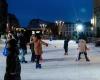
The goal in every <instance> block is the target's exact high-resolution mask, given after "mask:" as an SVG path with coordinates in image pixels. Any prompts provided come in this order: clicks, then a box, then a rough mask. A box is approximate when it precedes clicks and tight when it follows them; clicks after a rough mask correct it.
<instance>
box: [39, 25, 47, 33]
mask: <svg viewBox="0 0 100 80" xmlns="http://www.w3.org/2000/svg"><path fill="white" fill-rule="evenodd" d="M40 27H41V29H42V34H44V31H45V28H46V27H47V25H46V24H40Z"/></svg>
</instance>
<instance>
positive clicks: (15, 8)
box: [8, 0, 93, 26]
mask: <svg viewBox="0 0 100 80" xmlns="http://www.w3.org/2000/svg"><path fill="white" fill-rule="evenodd" d="M8 5H9V7H8V11H9V12H10V13H13V14H15V15H16V16H17V18H18V19H19V21H20V24H21V25H22V26H27V24H28V22H29V21H30V20H31V19H33V18H35V19H37V18H38V19H43V20H46V21H52V22H53V21H55V20H63V21H71V22H75V21H76V20H81V21H83V22H86V21H90V19H91V17H92V12H93V0H8Z"/></svg>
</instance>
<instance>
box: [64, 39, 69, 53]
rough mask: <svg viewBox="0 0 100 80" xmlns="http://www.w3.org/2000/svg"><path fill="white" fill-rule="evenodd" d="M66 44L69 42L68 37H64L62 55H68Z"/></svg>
mask: <svg viewBox="0 0 100 80" xmlns="http://www.w3.org/2000/svg"><path fill="white" fill-rule="evenodd" d="M68 42H69V37H65V40H64V50H65V53H64V55H68Z"/></svg>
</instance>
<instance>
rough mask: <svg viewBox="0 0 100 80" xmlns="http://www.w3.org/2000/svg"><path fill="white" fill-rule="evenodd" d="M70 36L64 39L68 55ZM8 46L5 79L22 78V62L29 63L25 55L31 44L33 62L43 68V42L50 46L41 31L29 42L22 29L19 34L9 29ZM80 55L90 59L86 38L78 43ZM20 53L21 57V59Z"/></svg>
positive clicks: (18, 79) (16, 79)
mask: <svg viewBox="0 0 100 80" xmlns="http://www.w3.org/2000/svg"><path fill="white" fill-rule="evenodd" d="M69 40H70V39H69V37H66V38H65V40H64V50H65V53H64V55H68V42H69ZM6 43H7V47H8V50H9V54H8V56H7V59H6V73H5V76H4V80H21V77H20V73H21V65H20V63H27V61H26V59H25V55H26V54H27V45H29V46H30V50H31V53H32V56H31V62H35V63H36V69H41V63H40V60H41V59H42V53H43V51H42V44H43V45H45V46H48V43H46V42H44V41H42V39H41V35H40V34H39V33H36V34H32V35H31V37H30V42H28V43H27V41H26V36H25V35H24V32H23V31H21V32H20V33H18V34H16V35H15V34H14V33H13V32H11V31H9V32H8V34H7V40H6ZM77 49H78V50H79V56H78V58H77V60H80V59H81V54H84V55H85V58H86V61H90V60H89V58H88V57H87V50H89V48H87V45H86V41H85V40H84V39H80V40H79V43H78V48H77ZM19 55H20V56H21V58H20V59H19Z"/></svg>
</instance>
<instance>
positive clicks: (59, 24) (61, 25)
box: [55, 20, 64, 35]
mask: <svg viewBox="0 0 100 80" xmlns="http://www.w3.org/2000/svg"><path fill="white" fill-rule="evenodd" d="M55 23H56V25H57V26H58V32H59V35H60V34H61V31H62V27H63V26H64V22H63V21H59V20H58V21H55Z"/></svg>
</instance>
